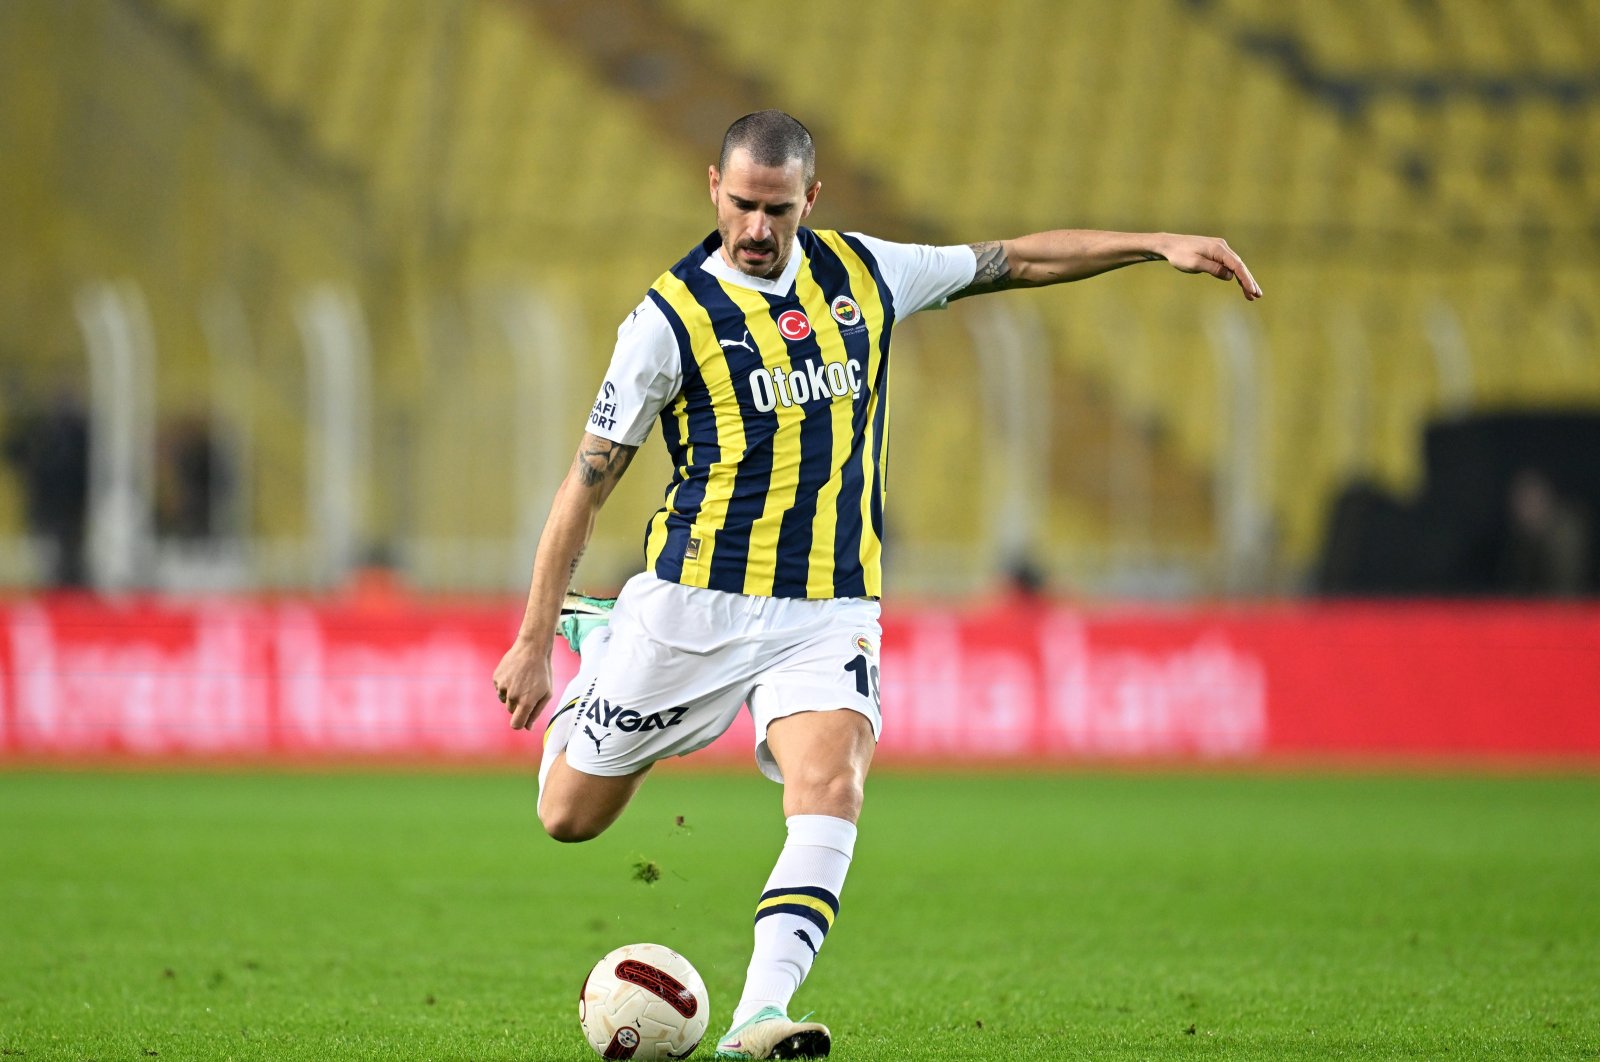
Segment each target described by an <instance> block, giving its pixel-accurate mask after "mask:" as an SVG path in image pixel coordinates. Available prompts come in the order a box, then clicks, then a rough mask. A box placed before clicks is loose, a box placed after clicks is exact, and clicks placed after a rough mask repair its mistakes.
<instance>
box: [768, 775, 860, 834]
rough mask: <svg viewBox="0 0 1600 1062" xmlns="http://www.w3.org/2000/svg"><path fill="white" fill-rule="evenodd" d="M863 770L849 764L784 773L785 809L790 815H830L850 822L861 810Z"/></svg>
mask: <svg viewBox="0 0 1600 1062" xmlns="http://www.w3.org/2000/svg"><path fill="white" fill-rule="evenodd" d="M865 783H866V772H865V771H862V770H860V769H858V768H857V767H855V765H853V764H838V765H833V766H828V767H822V766H821V765H819V766H818V767H817V768H813V769H802V770H800V771H798V772H796V776H795V777H792V778H790V777H788V776H785V779H784V787H783V788H784V796H785V797H786V798H787V799H786V800H785V802H784V803H785V805H786V807H785V809H784V810H785V811H786V812H787V813H788V814H791V815H832V816H834V817H836V818H841V819H849V820H850V821H852V822H854V821H855V820H856V818H857V817H858V816H859V815H860V814H861V802H862V799H863V796H864V789H865Z"/></svg>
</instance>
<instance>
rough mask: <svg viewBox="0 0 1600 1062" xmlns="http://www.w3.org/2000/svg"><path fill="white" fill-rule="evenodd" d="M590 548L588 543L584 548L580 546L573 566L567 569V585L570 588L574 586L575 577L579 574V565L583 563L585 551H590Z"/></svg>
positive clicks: (574, 557)
mask: <svg viewBox="0 0 1600 1062" xmlns="http://www.w3.org/2000/svg"><path fill="white" fill-rule="evenodd" d="M588 548H589V547H588V544H587V543H585V544H584V545H582V546H579V547H578V552H577V553H576V554H575V555H574V556H573V558H572V564H571V565H570V566H568V568H567V585H568V586H571V585H572V578H573V576H575V575H577V574H578V565H579V564H580V563H582V561H583V551H584V550H586V549H588Z"/></svg>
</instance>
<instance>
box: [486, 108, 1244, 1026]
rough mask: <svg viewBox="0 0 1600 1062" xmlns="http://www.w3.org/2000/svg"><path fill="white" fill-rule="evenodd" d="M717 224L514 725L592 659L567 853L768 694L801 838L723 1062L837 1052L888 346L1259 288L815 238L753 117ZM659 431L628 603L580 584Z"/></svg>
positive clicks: (571, 768) (572, 729)
mask: <svg viewBox="0 0 1600 1062" xmlns="http://www.w3.org/2000/svg"><path fill="white" fill-rule="evenodd" d="M709 177H710V192H711V201H712V203H713V204H714V205H715V207H716V214H717V231H716V232H714V233H712V234H711V235H710V236H708V237H707V238H706V239H705V240H704V241H703V242H701V243H700V245H699V246H697V247H695V248H694V249H693V250H692V251H690V252H689V254H688V255H686V256H685V257H684V258H683V259H682V261H680V262H678V263H677V264H676V265H674V266H673V267H672V268H671V269H669V270H667V271H666V272H665V273H663V274H661V276H660V277H659V278H658V279H657V280H656V281H655V283H654V284H652V285H651V287H650V290H649V292H648V293H647V294H646V297H645V299H644V301H642V302H640V303H639V305H638V307H637V308H636V309H634V311H633V312H632V313H631V314H630V315H629V316H628V318H627V320H626V321H624V322H623V323H622V326H621V327H620V328H619V329H618V331H617V343H616V347H615V351H614V353H613V355H612V360H611V365H610V368H609V369H608V370H607V372H606V376H605V382H604V383H603V384H602V385H601V388H600V393H599V396H598V397H597V398H596V400H595V404H594V408H593V410H592V412H591V413H590V416H589V423H588V428H587V431H586V433H585V434H584V436H583V440H582V442H581V443H580V444H579V447H578V453H577V457H576V459H575V460H574V461H573V463H572V468H571V470H570V471H569V472H568V473H567V476H566V479H565V480H564V481H563V483H562V484H561V486H560V488H559V489H558V490H557V492H556V496H555V501H554V503H553V505H552V506H551V510H550V516H549V519H548V520H547V522H546V523H545V527H544V532H543V534H542V536H541V537H540V540H539V545H538V549H537V551H536V554H535V557H534V562H533V578H532V586H531V588H530V590H529V593H528V604H527V610H526V613H525V614H524V616H523V620H522V625H521V629H520V630H519V631H518V634H517V637H516V640H515V642H514V643H513V645H512V646H511V648H510V649H509V650H508V651H507V652H506V654H505V657H504V659H502V660H501V662H500V665H499V666H498V667H497V668H496V669H495V672H494V684H495V689H496V691H497V692H498V694H499V697H500V700H501V701H502V702H504V703H505V705H506V707H507V708H508V710H509V711H510V713H511V725H512V727H514V728H518V729H523V728H531V727H532V726H533V725H534V721H535V720H536V719H537V718H538V716H539V715H540V713H541V712H542V711H543V709H544V708H545V705H546V703H547V702H549V701H550V699H551V695H552V692H553V691H552V689H551V673H550V652H551V646H552V642H553V640H554V637H555V636H556V634H557V633H558V631H559V633H561V634H562V635H564V636H565V637H566V638H567V640H568V642H569V643H570V644H571V645H572V647H573V648H574V649H575V650H578V651H579V652H580V654H581V664H580V667H579V671H578V675H577V677H576V678H575V679H574V680H573V682H572V684H571V685H570V686H568V687H567V689H566V691H565V692H564V693H563V695H562V697H561V699H560V700H559V701H558V702H557V709H556V711H555V713H554V715H553V716H552V717H551V719H550V722H549V724H548V725H547V727H546V729H545V744H544V754H543V759H542V761H541V763H540V765H539V797H538V814H539V819H540V821H541V822H542V823H543V824H544V828H545V830H546V831H547V832H548V833H549V834H550V836H551V837H554V838H555V839H556V840H559V841H583V840H588V839H590V838H592V837H595V836H597V835H598V834H600V833H601V832H602V831H603V830H605V829H606V827H608V826H610V825H611V823H613V822H614V821H616V819H617V816H618V815H620V814H621V813H622V810H623V808H624V807H626V806H627V804H628V801H629V800H630V799H631V798H632V796H633V794H634V793H635V792H636V791H637V790H638V788H639V785H640V783H641V782H643V781H644V777H645V774H646V773H647V772H648V771H649V769H650V766H651V764H653V763H655V762H656V761H657V760H660V759H663V758H665V757H667V756H681V755H685V754H687V753H690V752H693V751H695V750H696V749H700V748H703V747H705V746H706V745H708V744H710V743H711V742H712V741H713V740H715V739H716V738H717V737H718V736H719V735H720V734H722V733H723V732H724V731H725V730H726V729H727V728H728V726H729V725H730V724H731V723H732V721H733V720H734V718H735V717H736V715H737V714H738V712H739V710H740V708H741V707H743V706H745V705H748V706H749V710H750V714H751V716H752V718H753V719H754V722H755V730H756V748H755V758H756V763H757V765H758V767H759V768H760V770H761V772H762V773H763V774H765V775H766V776H767V777H769V778H771V779H773V780H774V781H776V782H780V783H782V785H783V810H784V815H785V816H786V818H787V825H788V835H787V840H786V842H785V844H784V846H783V850H782V852H781V853H780V854H779V856H778V860H777V864H776V866H775V867H774V868H773V871H772V875H771V877H770V878H769V879H768V881H767V887H766V889H765V890H764V891H763V892H762V894H761V896H760V898H759V899H758V900H757V903H756V911H755V946H754V950H753V953H752V956H751V959H750V966H749V970H748V973H747V977H746V981H745V986H744V994H743V995H742V997H741V998H740V1000H739V1004H738V1007H737V1008H736V1009H735V1011H734V1014H733V1020H732V1026H731V1028H730V1029H729V1031H728V1033H727V1034H726V1035H725V1036H724V1037H723V1038H722V1040H721V1041H720V1042H719V1043H718V1045H717V1057H718V1058H815V1057H822V1056H825V1055H826V1054H827V1053H828V1050H829V1047H830V1036H829V1032H828V1030H827V1028H826V1027H825V1026H823V1025H820V1024H818V1023H815V1022H804V1021H798V1022H797V1021H793V1020H791V1019H790V1018H789V1017H788V1016H787V1007H788V1004H789V1001H790V998H791V997H792V996H793V995H794V993H795V991H796V989H798V988H799V986H800V983H801V982H802V981H803V980H804V979H805V977H806V974H807V973H808V972H809V971H810V969H811V964H812V961H813V960H814V959H815V958H816V955H817V952H818V951H819V950H820V949H821V947H822V944H823V942H824V940H825V939H826V937H827V935H828V931H829V930H830V929H831V928H832V926H833V924H834V920H835V918H836V916H837V915H838V913H839V894H840V892H841V890H842V888H843V885H844V879H845V873H846V871H847V870H848V869H849V866H850V859H851V854H852V852H853V850H854V848H855V842H856V821H857V818H858V816H859V815H860V813H861V802H862V784H863V781H864V780H865V778H866V775H867V769H868V767H869V765H870V764H871V762H872V754H873V749H874V746H875V745H876V742H877V738H878V735H879V732H880V730H881V727H882V719H881V718H880V715H879V707H878V663H877V661H878V645H879V639H880V636H881V632H880V628H879V625H878V597H879V594H880V591H881V585H882V576H881V564H880V560H879V554H880V550H881V546H882V537H883V498H884V494H883V467H882V466H883V453H884V444H885V429H886V425H887V422H888V398H889V396H888V390H887V383H888V372H889V347H890V343H889V340H890V333H891V331H892V330H893V327H894V325H895V322H897V321H899V320H901V319H902V318H905V317H907V316H909V315H911V314H913V313H916V312H917V311H918V310H923V309H927V308H929V307H935V306H943V305H944V304H945V303H947V302H948V301H949V300H951V299H959V298H965V297H966V296H969V295H979V294H983V293H986V292H991V291H1003V290H1005V289H1007V288H1022V287H1039V286H1043V285H1047V284H1059V283H1063V282H1066V281H1071V280H1081V279H1083V278H1085V277H1092V276H1095V275H1096V274H1099V273H1104V272H1106V271H1108V270H1112V269H1117V268H1120V267H1122V266H1128V265H1134V264H1137V263H1140V262H1160V261H1164V262H1167V263H1169V264H1171V265H1172V266H1174V267H1176V268H1178V269H1180V270H1182V271H1183V272H1186V273H1209V274H1210V275H1211V276H1214V277H1218V278H1220V279H1222V280H1232V281H1236V282H1237V283H1238V285H1239V287H1240V288H1241V289H1242V290H1243V292H1244V297H1245V298H1246V299H1250V300H1254V299H1257V298H1260V297H1261V288H1260V286H1259V285H1257V284H1256V282H1255V280H1254V279H1253V278H1252V277H1251V275H1250V271H1249V270H1248V269H1246V268H1245V264H1244V262H1243V261H1241V260H1240V258H1239V256H1238V255H1237V254H1235V253H1234V252H1233V250H1232V249H1230V248H1229V247H1228V245H1227V243H1225V242H1224V241H1223V240H1221V239H1217V238H1213V237H1200V236H1181V235H1173V234H1169V233H1159V234H1132V233H1121V232H1097V231H1086V230H1061V231H1053V232H1040V233H1036V234H1034V235H1029V236H1021V237H1018V238H1016V239H1010V240H997V241H990V242H985V243H974V244H970V245H956V246H949V247H931V246H921V245H910V244H896V243H889V242H886V241H884V240H879V239H874V238H873V237H871V236H864V235H860V234H857V233H841V232H828V231H812V230H809V229H806V228H803V227H802V222H803V221H804V220H805V218H806V216H807V215H808V214H810V213H811V209H812V207H813V206H815V205H816V201H817V193H818V191H819V190H820V189H821V183H820V182H818V181H817V179H816V175H815V154H814V151H813V147H812V142H811V135H810V133H809V132H807V130H806V128H805V126H803V125H801V124H800V123H799V122H798V121H796V120H795V119H794V118H792V117H790V116H789V115H787V114H784V113H782V112H780V111H761V112H759V113H756V114H750V115H746V116H745V117H743V118H740V119H739V120H738V121H736V122H734V123H733V125H732V126H731V127H729V129H728V132H727V135H726V136H725V137H724V139H723V143H722V153H721V156H720V157H719V158H718V160H717V163H716V165H714V166H711V167H710V170H709ZM657 419H659V420H660V421H661V434H662V436H663V438H664V440H665V443H666V446H667V449H668V452H669V453H670V454H671V457H672V463H673V465H674V472H673V477H672V483H671V486H670V487H669V489H668V491H667V496H666V502H665V504H664V505H663V506H662V507H661V509H660V510H659V511H658V512H657V513H656V514H655V515H654V516H653V517H652V518H651V520H650V522H649V527H648V530H647V533H646V540H645V570H644V571H643V572H642V573H641V574H639V575H636V576H634V577H633V578H632V579H630V580H628V582H627V584H626V585H625V586H624V587H623V588H622V591H621V594H620V595H619V596H618V597H617V599H616V600H615V602H614V605H613V603H612V602H610V601H599V600H596V599H593V598H583V597H579V596H578V595H573V594H569V593H568V584H569V581H570V580H571V578H572V574H573V572H574V571H575V570H576V568H577V565H578V560H579V558H580V557H581V556H582V554H583V550H584V546H585V544H586V543H587V542H588V539H589V535H590V533H591V532H592V530H593V528H594V521H595V516H596V514H597V513H598V512H599V511H600V507H601V506H602V505H604V504H605V501H606V498H607V497H608V496H609V495H610V494H611V491H612V489H613V488H614V487H615V486H616V484H617V481H618V480H619V479H620V478H621V476H622V474H623V472H624V471H626V470H627V467H628V463H629V461H630V460H631V459H632V458H633V455H634V453H635V452H636V451H637V450H638V448H639V446H640V445H642V444H643V443H644V441H645V439H646V437H647V436H648V435H649V432H650V426H651V423H652V422H653V421H655V420H657Z"/></svg>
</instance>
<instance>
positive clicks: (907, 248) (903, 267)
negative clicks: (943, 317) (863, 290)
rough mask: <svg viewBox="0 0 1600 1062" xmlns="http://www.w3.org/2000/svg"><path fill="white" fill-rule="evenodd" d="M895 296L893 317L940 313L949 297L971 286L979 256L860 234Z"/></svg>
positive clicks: (961, 247)
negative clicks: (931, 310) (934, 310)
mask: <svg viewBox="0 0 1600 1062" xmlns="http://www.w3.org/2000/svg"><path fill="white" fill-rule="evenodd" d="M850 235H851V236H853V237H855V238H856V239H858V240H860V241H861V242H862V243H864V244H866V246H867V250H869V251H871V252H872V256H873V257H874V258H876V259H877V260H878V269H879V271H880V272H881V273H882V274H883V278H884V281H885V282H886V283H887V284H888V285H889V291H890V292H891V293H892V294H893V295H894V305H895V315H896V316H897V317H909V316H911V315H912V314H914V313H916V312H917V311H918V310H926V309H928V308H930V307H936V308H939V309H943V308H944V306H945V303H946V301H947V300H948V299H949V298H950V296H951V295H953V294H955V293H956V292H958V291H960V290H961V289H962V288H964V287H966V286H967V285H968V284H971V283H972V278H973V276H974V275H976V273H977V271H978V256H977V255H975V254H973V253H972V248H971V247H968V246H967V245H966V244H959V243H958V244H952V245H950V246H947V247H933V246H930V245H928V244H923V243H891V242H890V241H888V240H880V239H878V238H876V237H873V236H866V235H863V234H861V233H859V232H852V233H851V234H850Z"/></svg>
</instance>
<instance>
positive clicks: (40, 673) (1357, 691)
mask: <svg viewBox="0 0 1600 1062" xmlns="http://www.w3.org/2000/svg"><path fill="white" fill-rule="evenodd" d="M516 619H517V608H516V606H514V605H509V604H508V605H506V606H503V607H502V606H498V605H439V604H436V603H431V602H427V601H407V602H403V603H401V604H398V605H394V604H391V605H389V606H387V607H384V608H381V609H374V608H363V607H358V606H354V605H344V604H339V603H330V602H326V601H314V600H275V601H253V600H248V599H232V598H230V599H201V600H195V601H192V602H173V601H170V600H156V599H150V600H122V601H104V600H97V599H92V598H83V597H51V598H44V599H35V600H23V601H13V602H9V603H5V604H0V759H9V760H12V761H39V760H62V761H84V760H88V761H98V760H106V759H158V760H172V759H226V760H230V761H241V760H242V761H267V762H273V761H278V762H285V761H296V762H298V761H307V760H310V761H317V760H339V761H349V760H372V761H377V762H399V761H404V762H416V761H438V762H445V763H449V762H486V761H500V762H505V761H517V760H524V761H530V762H531V760H532V759H533V758H534V757H535V756H536V750H537V748H538V740H537V737H536V736H535V735H530V734H525V733H516V732H513V731H511V730H510V729H509V728H508V727H507V726H506V716H505V711H504V709H503V707H502V706H501V705H500V704H499V703H498V701H497V700H496V699H495V697H494V691H493V688H492V686H491V684H490V675H491V673H492V672H493V669H494V665H495V663H496V662H497V661H498V659H499V657H500V654H501V652H502V651H503V650H504V649H505V647H506V645H507V644H508V640H509V638H510V635H511V633H512V631H513V630H514V629H515V624H516ZM554 663H555V669H556V682H557V688H558V689H560V688H561V686H562V685H563V684H564V683H565V682H566V681H567V679H568V678H569V677H570V676H571V674H572V672H573V670H574V665H575V658H574V657H573V656H572V655H571V654H570V653H568V652H567V651H566V650H565V649H564V648H558V649H557V650H556V652H555V656H554ZM881 671H882V690H883V711H884V720H885V723H884V734H883V744H882V747H881V751H880V761H881V762H905V763H926V762H939V763H961V762H971V763H985V764H993V763H996V762H1008V761H1028V762H1031V763H1040V762H1054V761H1060V762H1084V761H1101V760H1112V761H1119V762H1122V761H1142V760H1158V761H1162V762H1173V761H1180V762H1184V761H1188V762H1241V761H1243V762H1252V761H1263V760H1265V761H1271V760H1283V759H1299V758H1334V759H1351V758H1354V759H1363V758H1365V759H1393V758H1405V759H1411V760H1427V759H1448V760H1451V761H1462V760H1474V759H1500V760H1505V759H1514V760H1522V761H1583V762H1597V761H1600V606H1593V605H1586V606H1570V607H1567V606H1543V605H1531V604H1529V605H1523V604H1482V605H1478V604H1473V605H1462V604H1434V603H1420V604H1331V605H1326V604H1324V605H1280V606H1261V607H1250V608H1203V609H1171V610H1167V609H1148V608H1146V609H1138V610H1127V611H1087V612H1084V611H1077V610H1073V609H1069V608H1058V607H1035V608H1026V609H1022V608H1016V607H1013V608H1009V609H1005V610H1003V611H1002V610H965V609H958V608H916V609H903V610H900V611H891V612H889V613H888V614H886V616H885V618H884V644H883V647H882V661H881ZM750 744H751V727H750V723H749V719H748V717H745V716H741V717H740V721H739V723H738V724H737V725H736V726H735V727H734V729H733V730H732V731H730V733H729V734H728V735H726V736H725V737H724V738H723V739H722V740H721V741H719V742H717V743H716V744H715V745H713V746H712V747H711V748H709V749H707V750H705V751H704V752H703V753H700V754H697V755H698V756H699V757H700V758H702V759H704V760H706V761H709V762H716V761H723V762H726V761H730V760H734V761H740V762H745V761H748V758H749V756H750Z"/></svg>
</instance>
